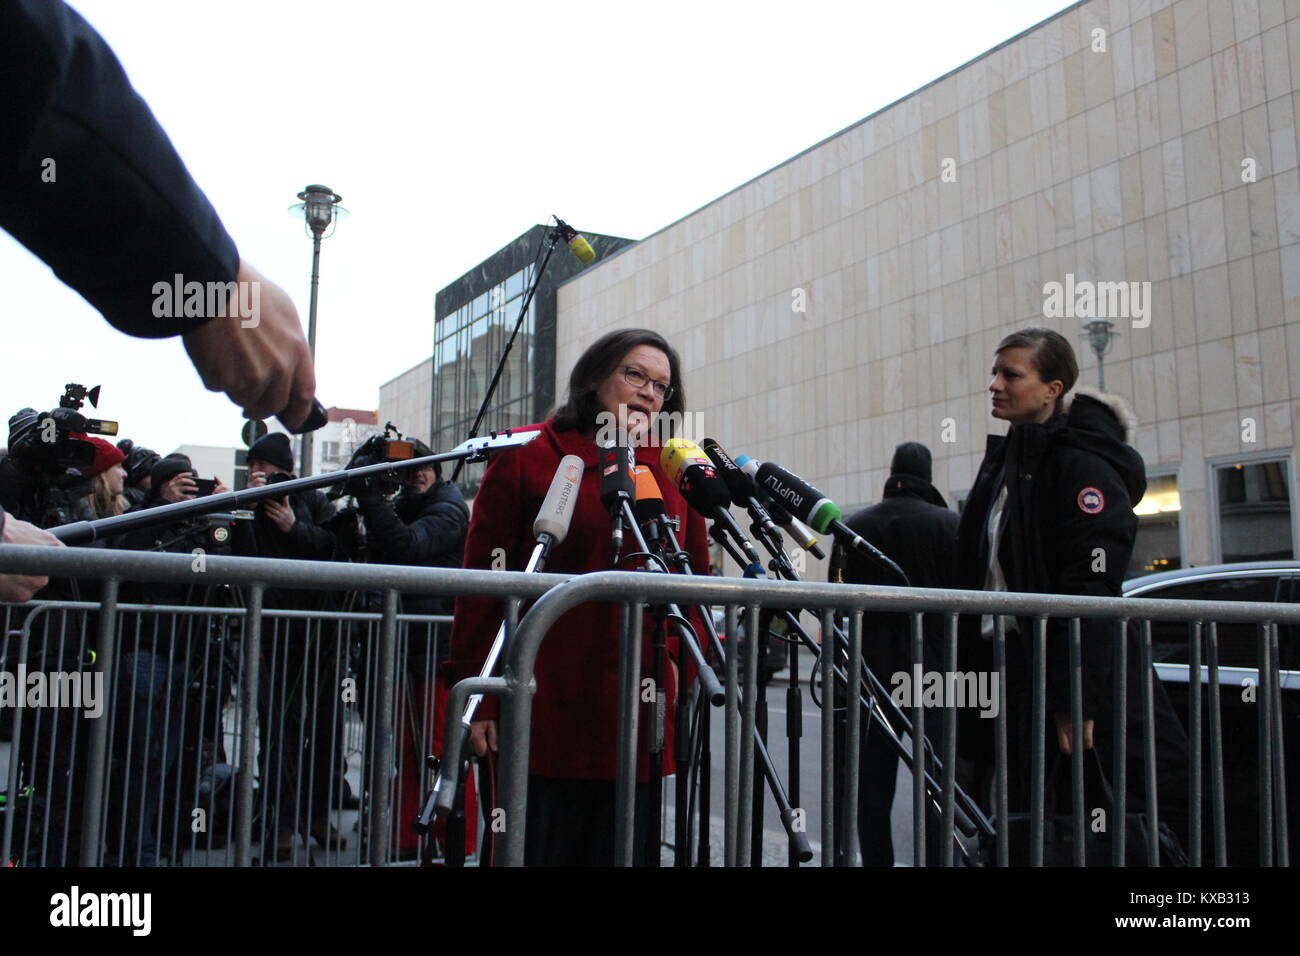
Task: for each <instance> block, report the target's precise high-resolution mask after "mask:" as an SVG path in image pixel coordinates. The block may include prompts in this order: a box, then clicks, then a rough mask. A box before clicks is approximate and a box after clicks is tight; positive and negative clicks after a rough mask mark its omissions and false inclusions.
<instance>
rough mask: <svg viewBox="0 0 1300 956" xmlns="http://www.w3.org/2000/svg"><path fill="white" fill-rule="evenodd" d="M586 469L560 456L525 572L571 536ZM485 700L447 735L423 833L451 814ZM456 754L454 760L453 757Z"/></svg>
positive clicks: (501, 638) (421, 821) (491, 663)
mask: <svg viewBox="0 0 1300 956" xmlns="http://www.w3.org/2000/svg"><path fill="white" fill-rule="evenodd" d="M583 470H584V467H583V464H582V459H581V458H579V457H578V456H577V455H565V456H564V457H563V458H561V459H560V464H559V467H558V468H556V469H555V475H554V477H552V478H551V487H550V488H549V489H547V492H546V497H545V498H544V499H542V507H541V508H540V509H538V511H537V518H536V519H535V520H534V521H533V534H534V535H536V536H537V544H536V545H534V546H533V553H532V555H531V556H530V557H529V559H528V565H527V566H526V567H525V568H524V571H526V572H537V571H541V570H542V566H543V565H544V564H545V563H546V555H547V552H548V551H549V550H550V549H551V548H552V547H554V546H555V545H557V544H559V543H560V542H562V541H563V540H564V539H565V537H566V536H567V535H568V533H569V524H570V522H572V520H573V512H574V509H575V508H576V507H577V505H578V491H579V489H580V488H581V486H582V473H583ZM506 637H507V635H506V624H505V621H502V622H501V626H500V627H499V628H497V636H496V638H495V640H493V642H492V647H491V648H489V649H488V653H487V658H486V659H485V660H484V661H483V667H482V669H481V670H480V671H479V677H491V676H492V672H493V671H494V670H496V667H497V661H499V660H500V659H501V655H502V653H503V652H504V651H505V647H506ZM482 702H483V695H482V694H471V695H470V698H469V700H468V701H467V702H466V703H465V710H464V712H463V713H462V714H461V718H460V734H459V736H458V737H457V738H456V742H455V743H452V742H451V740H452V738H451V736H450V735H448V743H449V748H448V752H447V753H446V754H445V755H444V756H445V757H446V758H447V759H444V760H442V761H440V763H439V766H438V776H437V777H436V778H435V780H434V782H433V789H432V790H430V791H429V796H428V797H427V798H426V800H425V804H424V807H423V809H421V811H420V815H419V816H418V817H416V819H415V829H416V831H417V832H419V833H421V834H425V833H428V832H429V827H430V826H431V825H432V823H433V817H434V815H435V814H436V815H437V816H447V815H448V814H449V813H451V810H452V804H453V803H454V801H455V797H456V788H457V787H458V786H459V784H460V780H461V777H462V767H461V764H462V763H463V762H464V761H465V759H466V758H465V756H464V753H465V748H466V747H467V746H468V743H469V730H470V724H472V723H473V722H474V715H475V714H476V713H477V712H478V708H479V705H480V704H481V703H482ZM453 757H454V758H455V759H452V758H453Z"/></svg>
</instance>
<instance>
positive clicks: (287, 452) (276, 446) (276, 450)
mask: <svg viewBox="0 0 1300 956" xmlns="http://www.w3.org/2000/svg"><path fill="white" fill-rule="evenodd" d="M248 457H249V458H250V459H253V458H256V459H257V460H258V461H265V462H268V463H270V464H272V465H275V467H277V468H283V469H284V470H285V471H293V449H291V448H290V447H289V436H288V435H286V434H285V433H284V432H271V433H270V434H269V435H263V436H262V437H261V438H259V439H258V440H257V441H255V442H253V444H252V445H251V446H250V447H249V449H248Z"/></svg>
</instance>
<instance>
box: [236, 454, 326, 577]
mask: <svg viewBox="0 0 1300 956" xmlns="http://www.w3.org/2000/svg"><path fill="white" fill-rule="evenodd" d="M294 477H296V476H295V475H294V474H293V451H292V450H291V449H290V447H289V436H288V435H284V434H281V433H279V432H273V433H271V434H269V435H263V436H262V437H261V438H259V439H258V440H257V441H255V442H254V443H253V445H252V447H250V448H249V449H248V487H250V488H261V487H262V486H263V485H269V484H275V483H276V482H279V481H288V480H290V479H291V478H294ZM333 516H334V506H333V505H332V504H330V502H329V499H328V498H327V497H326V496H325V492H323V491H318V490H311V491H300V492H298V493H297V494H295V495H293V496H291V497H288V496H287V497H284V498H270V499H267V500H265V501H263V502H261V504H260V505H259V506H258V508H257V518H256V520H255V521H254V522H253V532H254V537H255V539H256V541H255V547H256V550H255V551H253V552H252V554H254V555H257V556H261V557H266V558H294V559H298V560H317V561H329V560H333V559H336V558H338V557H339V556H340V555H339V554H338V541H337V539H336V538H335V536H334V534H333V533H331V532H330V531H328V530H327V529H326V528H325V524H326V523H327V522H328V521H329V520H330V519H331V518H332V517H333ZM240 550H241V553H244V552H243V545H241V546H240ZM295 593H297V592H295ZM302 593H303V594H304V596H305V595H307V594H315V595H319V593H320V592H302Z"/></svg>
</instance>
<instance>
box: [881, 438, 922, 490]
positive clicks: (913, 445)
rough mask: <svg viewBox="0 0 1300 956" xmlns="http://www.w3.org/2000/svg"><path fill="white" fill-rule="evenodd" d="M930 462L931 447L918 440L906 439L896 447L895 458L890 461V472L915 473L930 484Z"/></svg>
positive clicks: (899, 473) (896, 473) (894, 473)
mask: <svg viewBox="0 0 1300 956" xmlns="http://www.w3.org/2000/svg"><path fill="white" fill-rule="evenodd" d="M930 464H931V459H930V449H928V448H926V447H925V446H924V445H922V444H921V443H920V442H918V441H905V442H903V443H902V444H901V445H899V446H898V447H896V448H895V449H894V459H893V461H891V462H890V463H889V473H890V474H891V475H914V476H915V477H917V478H920V479H921V480H922V481H924V482H926V483H927V484H929V483H930V480H931V470H930Z"/></svg>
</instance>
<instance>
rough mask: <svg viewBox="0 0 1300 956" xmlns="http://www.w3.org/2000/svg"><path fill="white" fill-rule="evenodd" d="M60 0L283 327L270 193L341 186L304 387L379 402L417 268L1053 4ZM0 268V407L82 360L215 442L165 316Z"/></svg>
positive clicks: (419, 346)
mask: <svg viewBox="0 0 1300 956" xmlns="http://www.w3.org/2000/svg"><path fill="white" fill-rule="evenodd" d="M72 5H73V6H74V7H75V8H76V9H77V10H78V11H80V12H81V13H82V15H83V16H85V17H86V18H87V19H88V20H89V21H90V22H91V23H92V24H93V25H94V26H95V27H96V28H97V29H98V30H99V31H100V32H101V33H102V34H103V35H104V36H105V37H106V38H107V40H108V42H109V43H110V44H111V45H112V47H113V48H114V50H115V51H116V52H117V55H118V57H119V59H121V61H122V63H123V65H124V66H125V68H126V71H127V74H128V75H129V76H130V78H131V81H132V83H133V84H134V85H135V88H136V89H137V90H138V91H139V92H140V93H141V95H143V96H144V98H145V100H146V101H147V102H148V103H149V104H150V106H151V107H152V109H153V111H154V114H155V115H156V116H157V117H158V119H159V121H160V122H161V123H162V125H163V128H164V129H166V130H167V132H168V133H169V135H170V136H171V139H172V142H173V143H174V144H175V145H176V147H177V150H178V151H179V152H180V155H181V157H182V158H183V159H184V160H185V162H186V164H187V165H188V166H189V169H190V172H191V173H192V174H193V176H194V178H195V180H196V181H197V182H198V183H199V185H200V186H201V187H202V188H203V189H204V190H205V191H206V192H207V194H208V196H209V197H210V198H211V200H212V202H213V204H214V205H215V207H216V209H217V212H218V213H220V215H221V217H222V219H223V220H224V222H225V224H226V228H227V229H228V230H229V231H230V233H231V235H233V236H234V238H235V241H236V243H237V244H238V245H239V249H240V252H241V255H242V256H243V257H244V258H245V259H246V260H248V261H249V262H251V263H252V264H253V265H255V266H256V267H257V268H258V269H260V270H261V271H262V272H263V273H264V274H265V275H267V276H268V277H269V278H271V279H272V280H274V281H276V282H278V283H279V284H280V285H282V286H283V287H284V288H285V289H286V290H287V291H288V292H289V293H290V294H291V295H292V296H293V298H294V300H295V302H296V303H297V305H298V309H299V313H300V315H301V317H302V320H303V325H304V327H305V326H306V322H307V296H308V287H309V280H310V270H311V242H310V239H309V238H308V237H307V235H306V233H305V232H304V227H303V225H302V222H301V220H295V219H293V218H291V217H290V215H289V213H288V212H287V211H286V210H287V208H288V207H289V206H290V205H291V204H293V203H295V202H296V201H297V200H296V198H295V194H296V193H297V192H298V191H299V190H301V189H302V188H303V187H304V186H306V185H307V184H308V183H317V182H319V183H324V184H325V185H328V186H330V187H332V188H333V189H334V190H335V191H336V192H338V193H340V194H342V196H343V205H344V206H346V207H347V208H348V209H349V210H350V211H351V213H352V215H351V216H350V217H349V218H348V219H346V220H345V221H343V222H342V223H341V224H340V225H339V227H338V231H337V233H336V234H335V235H334V236H333V237H332V238H330V239H328V240H326V242H325V244H324V248H323V252H322V255H321V289H320V304H319V309H318V329H317V375H318V381H319V388H318V394H319V396H320V398H321V400H322V401H323V402H324V403H325V404H326V405H340V406H347V407H354V408H376V407H377V406H378V402H379V386H380V385H381V384H382V383H384V382H386V381H388V380H389V379H391V378H394V377H395V376H397V375H399V374H401V373H402V372H403V371H405V370H406V369H408V368H410V367H411V366H413V365H415V364H417V363H419V362H420V361H421V360H423V359H424V358H427V357H428V356H429V354H430V353H431V352H432V339H433V331H432V327H433V304H434V296H435V294H436V292H437V290H438V289H440V288H442V287H443V286H444V285H446V284H447V283H449V282H451V281H453V280H454V279H456V278H457V277H459V276H460V275H462V274H463V273H464V272H465V271H466V270H468V269H469V268H471V267H472V266H474V265H476V264H477V263H479V262H481V261H482V260H483V259H484V258H486V257H487V256H488V255H490V254H491V253H493V252H494V251H495V250H497V249H498V248H500V247H501V246H502V245H504V244H505V243H507V242H508V241H510V240H511V239H513V238H514V237H515V236H517V235H518V234H519V233H521V232H523V231H524V230H525V229H527V228H528V227H529V226H531V225H532V224H534V223H538V222H544V221H546V219H547V217H548V216H550V215H551V214H552V213H555V214H558V215H560V216H562V217H564V218H565V219H566V220H567V221H569V222H570V223H571V224H573V225H574V226H575V227H576V228H577V229H579V230H591V231H593V232H603V233H609V234H612V235H618V236H627V237H629V238H633V239H641V238H644V237H645V236H646V235H648V234H650V233H652V232H654V231H656V230H657V229H660V228H662V227H664V226H666V225H668V224H669V223H671V222H673V221H674V220H676V219H679V218H681V217H682V216H684V215H687V214H688V213H690V212H692V211H693V210H695V209H698V208H699V207H700V206H703V205H705V204H706V203H708V202H709V201H711V200H713V199H715V198H717V197H718V196H720V195H722V194H723V193H725V192H727V191H728V190H731V189H733V188H735V187H736V186H738V185H740V184H741V183H743V182H745V181H747V180H749V179H752V178H753V177H754V176H756V175H759V174H760V173H762V172H764V171H766V170H768V169H770V168H771V167H773V166H775V165H777V164H779V163H781V162H783V161H784V160H786V159H788V158H790V157H791V156H793V155H794V154H796V153H798V152H800V151H802V150H804V149H806V148H807V147H809V146H811V145H813V144H814V143H816V142H817V141H819V140H821V139H824V138H825V137H827V136H829V135H831V134H833V133H835V132H837V131H839V130H841V129H843V128H844V127H846V126H849V125H851V124H852V123H854V122H856V121H858V120H860V119H862V118H863V117H865V116H867V115H868V114H870V113H872V112H874V111H875V110H877V109H879V108H881V107H883V106H885V105H887V104H889V103H891V102H893V101H894V100H896V99H898V98H900V97H902V96H905V95H906V94H908V93H910V92H912V91H913V90H915V89H917V88H919V87H921V86H923V85H925V84H926V83H928V82H930V81H931V80H933V79H936V78H937V77H939V76H941V75H942V74H944V73H946V72H948V71H949V70H952V69H953V68H955V67H957V66H960V65H961V64H962V63H965V62H966V61H968V60H970V59H972V58H973V57H976V56H978V55H979V54H981V53H983V52H985V51H986V50H988V49H990V48H992V47H994V46H996V45H997V44H999V43H1001V42H1002V41H1004V40H1006V39H1008V38H1010V37H1012V36H1014V35H1015V34H1017V33H1019V32H1021V31H1023V30H1025V29H1026V28H1028V27H1030V26H1033V25H1034V24H1036V23H1038V22H1039V21H1041V20H1044V19H1046V18H1047V17H1049V16H1051V15H1052V14H1054V13H1056V12H1057V11H1059V10H1061V9H1064V8H1065V7H1067V6H1069V5H1070V4H1068V3H1065V2H1062V0H998V2H996V3H972V2H970V0H913V2H904V3H900V2H897V0H864V2H856V3H850V2H838V3H836V2H813V0H804V2H801V3H797V4H794V3H790V2H788V0H787V2H781V3H766V2H753V0H749V2H743V3H741V2H737V3H732V2H725V3H724V2H714V0H695V2H692V3H680V2H675V0H657V2H654V3H647V2H635V3H633V2H622V0H613V2H604V3H589V4H580V3H577V2H569V3H563V4H561V3H539V2H536V3H515V2H502V0H485V2H477V3H465V4H458V3H442V2H436V3H435V2H416V0H368V2H364V3H355V2H347V3H336V2H324V0H311V2H298V0H257V2H245V0H224V2H222V3H210V2H209V3H199V2H196V0H131V2H124V0H76V2H74V3H73V4H72ZM0 287H2V288H3V290H4V296H3V300H2V301H3V306H2V307H3V309H4V310H5V313H6V314H5V320H4V335H5V338H4V347H3V354H4V357H5V359H6V361H5V364H4V373H3V376H2V377H0V410H3V411H4V416H3V417H4V418H7V417H8V415H9V414H11V413H12V411H13V410H16V409H17V408H19V407H21V406H23V405H34V406H36V407H37V408H38V409H45V408H48V407H50V406H52V405H54V404H55V403H56V400H57V399H58V397H59V395H60V394H61V392H62V388H63V385H64V383H65V382H70V381H77V382H81V383H82V384H85V385H98V384H102V385H103V395H102V397H101V401H100V408H99V411H98V413H96V414H97V415H98V416H99V417H104V418H115V419H118V420H119V421H121V423H122V434H123V435H126V436H130V437H133V438H135V439H136V440H137V441H138V442H141V443H143V444H146V445H150V446H152V447H154V448H157V449H158V450H160V451H163V452H167V451H170V450H171V449H172V448H174V447H175V446H176V445H178V444H181V443H187V442H188V443H195V444H212V445H236V444H238V442H239V430H240V424H241V420H240V415H239V410H238V409H237V408H235V407H234V406H233V405H231V404H230V403H229V401H228V400H227V399H226V398H225V397H224V396H220V395H214V394H212V393H209V392H206V391H205V390H204V389H203V387H202V385H201V384H200V382H199V380H198V377H197V376H196V375H195V373H194V372H193V369H192V367H191V366H190V364H189V362H188V360H187V358H186V357H185V353H184V350H183V348H182V347H181V344H180V340H179V339H169V340H161V341H147V340H143V339H131V338H128V337H126V336H123V335H121V334H120V333H118V332H117V331H115V330H114V329H112V328H111V327H110V326H109V325H108V324H107V323H106V322H104V320H103V319H102V318H101V317H100V316H99V315H98V313H96V312H95V311H94V310H92V309H91V308H90V306H89V305H87V304H86V303H85V301H84V300H83V299H81V297H80V296H78V295H77V294H76V293H74V292H72V291H71V290H70V289H68V288H66V287H65V286H63V285H62V283H60V282H59V281H58V280H57V279H55V278H54V276H53V274H52V273H51V272H50V271H49V269H48V268H46V266H45V265H44V264H43V263H42V262H40V261H39V260H38V259H36V258H35V257H34V256H32V255H31V254H29V253H28V252H27V251H26V250H25V249H24V248H23V247H22V246H20V245H18V243H17V242H15V241H14V240H13V239H12V238H10V237H9V236H8V235H7V234H6V233H3V232H0ZM399 424H400V423H399ZM2 441H3V436H2V435H0V443H2Z"/></svg>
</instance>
